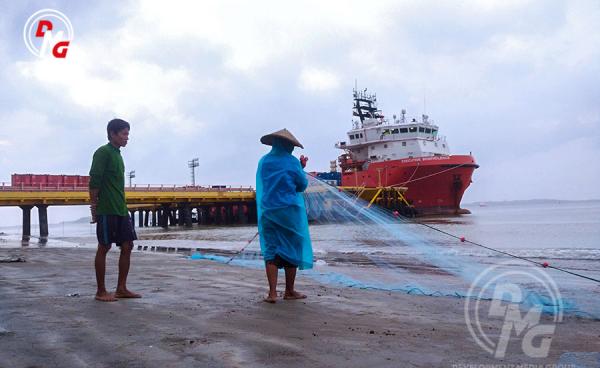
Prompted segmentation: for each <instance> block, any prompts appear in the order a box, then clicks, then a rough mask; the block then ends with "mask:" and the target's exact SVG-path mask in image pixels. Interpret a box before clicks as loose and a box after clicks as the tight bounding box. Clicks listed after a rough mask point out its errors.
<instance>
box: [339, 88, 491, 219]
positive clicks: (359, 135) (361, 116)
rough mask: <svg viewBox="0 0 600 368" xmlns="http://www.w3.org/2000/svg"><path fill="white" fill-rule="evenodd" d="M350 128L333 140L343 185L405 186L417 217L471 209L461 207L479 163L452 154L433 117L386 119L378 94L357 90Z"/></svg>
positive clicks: (459, 212) (404, 113)
mask: <svg viewBox="0 0 600 368" xmlns="http://www.w3.org/2000/svg"><path fill="white" fill-rule="evenodd" d="M353 97H354V98H353V100H354V103H353V109H352V115H353V116H352V129H351V130H350V131H348V132H347V139H346V140H345V141H340V142H337V143H336V144H335V147H336V148H338V149H341V150H343V151H344V153H342V154H341V155H340V156H339V157H338V163H339V167H340V169H341V173H340V174H341V186H342V187H355V188H356V187H363V188H381V187H387V188H389V187H404V188H406V192H405V194H404V196H405V197H406V199H407V201H408V203H409V204H410V205H411V207H412V208H413V209H414V211H416V214H417V215H449V214H450V215H456V214H465V213H469V211H468V210H466V209H461V208H460V202H461V200H462V197H463V194H464V193H465V191H466V190H467V188H468V187H469V185H471V183H472V180H471V179H472V175H473V172H474V171H475V169H476V168H478V167H479V165H478V164H477V163H476V162H475V158H474V157H473V155H472V154H471V153H469V154H468V155H467V154H463V155H453V154H450V147H449V145H448V141H447V140H446V137H444V136H442V135H440V134H439V127H438V126H437V125H436V124H435V123H434V121H433V120H430V119H429V116H427V115H425V114H422V115H421V117H420V119H419V120H417V118H407V116H406V110H404V109H402V111H401V116H400V117H396V115H393V117H392V119H387V118H386V117H385V116H384V115H383V113H382V111H381V110H380V109H379V108H378V106H377V96H376V94H374V93H369V92H367V90H366V89H364V90H360V91H358V90H357V89H356V88H354V89H353Z"/></svg>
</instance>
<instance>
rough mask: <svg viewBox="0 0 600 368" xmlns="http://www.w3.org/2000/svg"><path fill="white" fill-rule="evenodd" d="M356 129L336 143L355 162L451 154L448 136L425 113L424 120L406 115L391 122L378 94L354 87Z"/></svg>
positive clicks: (403, 113) (354, 120) (354, 124)
mask: <svg viewBox="0 0 600 368" xmlns="http://www.w3.org/2000/svg"><path fill="white" fill-rule="evenodd" d="M353 115H354V117H353V121H352V125H353V129H352V130H350V131H349V132H348V133H347V134H348V140H347V141H344V142H338V143H336V144H335V147H336V148H339V149H343V150H345V151H346V152H347V153H349V154H350V155H351V157H352V159H353V160H354V161H366V162H379V161H389V160H399V159H403V158H413V157H428V156H447V155H450V149H449V148H448V143H447V142H446V138H445V137H442V136H439V135H438V126H437V125H435V124H433V122H432V121H430V120H429V118H428V116H427V115H422V118H421V121H417V120H416V119H414V118H413V119H411V121H406V112H405V110H402V117H401V118H400V119H396V116H395V115H394V117H393V120H392V121H389V120H387V119H385V117H384V116H383V115H382V114H381V111H380V110H378V109H377V97H376V96H375V95H374V94H373V95H371V94H367V93H366V89H365V90H364V91H362V92H358V91H356V89H355V90H354V109H353Z"/></svg>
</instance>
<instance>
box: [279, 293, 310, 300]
mask: <svg viewBox="0 0 600 368" xmlns="http://www.w3.org/2000/svg"><path fill="white" fill-rule="evenodd" d="M283 299H285V300H295V299H306V295H304V294H301V293H299V292H297V291H286V292H285V293H284V294H283Z"/></svg>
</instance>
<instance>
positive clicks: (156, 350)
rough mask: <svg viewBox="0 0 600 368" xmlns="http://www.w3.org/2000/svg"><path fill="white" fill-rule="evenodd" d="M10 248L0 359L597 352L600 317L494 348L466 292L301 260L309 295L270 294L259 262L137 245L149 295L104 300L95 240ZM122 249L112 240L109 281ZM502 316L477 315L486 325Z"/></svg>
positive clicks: (520, 356) (370, 359) (516, 360)
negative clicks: (481, 339)
mask: <svg viewBox="0 0 600 368" xmlns="http://www.w3.org/2000/svg"><path fill="white" fill-rule="evenodd" d="M11 256H14V257H18V256H20V257H23V258H24V259H25V260H26V262H14V263H0V295H1V298H0V367H264V366H269V367H271V366H272V367H452V366H455V367H458V366H468V365H469V364H470V365H476V364H496V365H498V364H500V365H501V364H511V363H512V364H524V363H527V364H554V363H557V362H566V361H567V360H568V359H571V360H568V361H569V362H571V361H573V362H575V361H579V362H583V361H584V360H585V361H586V362H592V363H586V364H594V361H596V360H595V359H596V358H595V357H596V355H594V354H595V353H594V354H592V352H598V351H600V346H599V342H600V321H592V320H586V319H581V318H577V317H574V316H566V317H565V318H564V321H563V322H562V323H560V324H559V325H558V326H557V328H556V332H555V334H554V337H553V340H552V345H551V349H550V354H549V356H548V357H546V358H539V359H534V358H530V357H528V356H526V355H525V354H524V353H523V352H522V351H521V348H520V340H519V339H517V338H514V339H513V340H511V342H510V343H509V347H508V353H507V355H506V357H505V358H504V359H496V358H494V357H493V356H492V355H490V354H489V353H487V352H485V351H484V350H483V349H482V348H481V347H479V346H478V345H477V344H476V343H475V341H474V339H473V338H472V337H471V335H470V334H469V331H468V329H467V326H466V324H465V319H464V311H463V307H464V301H463V300H461V299H457V298H449V297H427V296H416V295H407V294H403V293H389V292H384V291H373V290H358V289H352V288H344V287H336V286H333V285H324V284H319V283H317V282H316V281H314V280H311V279H308V278H303V277H302V273H301V272H300V273H299V277H298V283H297V288H298V290H300V291H302V292H304V293H306V294H307V295H308V299H305V300H302V301H283V300H280V302H278V303H277V304H274V305H272V304H267V303H264V302H262V298H263V297H264V295H265V294H266V280H265V276H264V272H263V271H262V270H258V269H251V268H242V267H237V266H229V265H224V264H220V263H216V262H211V261H207V260H193V261H192V260H188V259H185V258H184V257H183V256H182V255H173V254H170V255H169V254H154V253H149V252H135V253H134V255H133V258H132V259H133V260H132V269H131V273H130V278H129V287H130V289H131V290H134V291H137V292H140V293H142V294H143V295H144V297H143V298H142V299H130V300H119V301H118V302H115V303H101V302H97V301H95V300H94V299H93V295H94V292H95V279H94V270H93V266H92V264H93V257H94V251H93V250H91V249H82V248H72V249H61V248H20V249H0V257H2V258H8V257H11ZM117 259H118V251H116V250H114V249H113V250H112V251H111V252H110V253H109V257H108V268H107V284H108V285H113V286H114V285H115V284H116V273H117V271H116V265H117ZM280 282H283V278H282V277H280ZM282 290H283V289H282ZM543 318H544V319H547V318H550V317H548V316H545V317H543ZM501 324H502V322H501V321H499V320H494V319H489V320H483V321H482V326H483V328H484V329H485V330H486V331H488V333H489V334H490V335H498V334H499V333H500V328H501ZM579 352H582V353H579ZM583 352H588V353H587V354H584V353H583ZM578 357H580V359H579V358H578ZM566 359H567V360H566ZM586 359H587V360H586ZM506 366H508V365H506ZM584 366H585V365H584ZM591 366H593V365H591Z"/></svg>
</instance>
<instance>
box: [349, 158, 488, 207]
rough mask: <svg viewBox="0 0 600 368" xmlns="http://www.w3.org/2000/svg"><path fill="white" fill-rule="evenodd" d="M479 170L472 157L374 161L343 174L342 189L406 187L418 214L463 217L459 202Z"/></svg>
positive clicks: (409, 198) (409, 200)
mask: <svg viewBox="0 0 600 368" xmlns="http://www.w3.org/2000/svg"><path fill="white" fill-rule="evenodd" d="M478 167H479V165H477V164H476V162H475V159H474V158H473V156H471V155H450V156H432V157H417V158H407V159H401V160H390V161H383V162H375V163H371V164H369V165H368V167H367V168H366V169H363V170H358V171H353V172H352V171H351V172H343V173H342V186H348V187H370V188H372V187H382V186H383V187H389V186H400V187H406V188H408V190H407V191H406V193H405V197H406V199H407V201H408V202H409V203H410V204H411V205H412V206H413V207H414V208H415V210H416V211H417V214H418V215H445V214H461V213H468V211H467V210H463V209H461V208H460V202H461V200H462V197H463V194H464V192H465V190H466V189H467V188H468V187H469V185H470V184H471V177H472V175H473V171H474V170H475V169H476V168H478Z"/></svg>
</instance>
